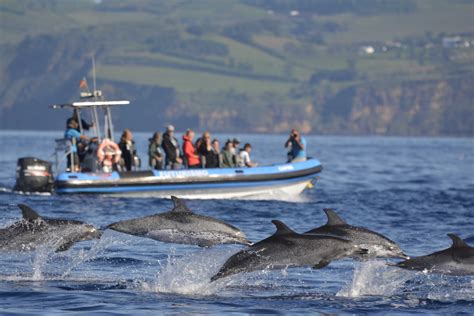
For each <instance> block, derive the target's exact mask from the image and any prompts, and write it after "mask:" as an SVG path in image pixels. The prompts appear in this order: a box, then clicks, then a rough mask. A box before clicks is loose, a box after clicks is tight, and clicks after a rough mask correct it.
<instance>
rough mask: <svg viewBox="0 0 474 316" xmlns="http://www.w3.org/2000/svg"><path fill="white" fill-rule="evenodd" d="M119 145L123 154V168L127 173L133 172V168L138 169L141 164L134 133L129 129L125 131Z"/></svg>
mask: <svg viewBox="0 0 474 316" xmlns="http://www.w3.org/2000/svg"><path fill="white" fill-rule="evenodd" d="M118 145H119V148H120V151H121V152H122V163H121V165H122V168H123V169H124V170H125V171H132V168H138V167H139V165H140V163H139V159H138V157H137V150H136V148H135V141H134V140H133V134H132V132H131V131H130V130H129V129H128V128H126V129H125V130H124V131H123V133H122V137H120V143H119V144H118Z"/></svg>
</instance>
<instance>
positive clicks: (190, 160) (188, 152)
mask: <svg viewBox="0 0 474 316" xmlns="http://www.w3.org/2000/svg"><path fill="white" fill-rule="evenodd" d="M194 136H195V134H194V131H193V130H192V129H188V130H187V131H186V134H184V135H183V154H184V157H185V159H186V162H187V166H188V168H189V169H196V168H200V167H201V161H200V160H199V156H198V155H197V153H196V147H194V144H193V139H194Z"/></svg>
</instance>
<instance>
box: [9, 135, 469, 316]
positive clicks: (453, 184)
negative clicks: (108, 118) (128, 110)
mask: <svg viewBox="0 0 474 316" xmlns="http://www.w3.org/2000/svg"><path fill="white" fill-rule="evenodd" d="M150 134H151V133H150ZM61 136H62V132H59V131H58V132H17V131H15V132H12V131H0V147H1V148H2V154H1V155H0V163H1V165H2V168H1V169H0V190H1V192H0V227H4V226H7V225H9V224H11V223H13V222H15V221H16V220H18V219H19V218H20V211H19V209H18V208H17V206H16V205H17V204H18V203H26V204H29V205H30V206H32V207H33V208H34V209H36V210H37V211H38V212H39V213H40V214H42V215H44V216H46V217H56V218H68V219H78V220H83V221H87V222H89V223H91V224H94V225H96V226H99V227H101V226H104V225H107V224H109V223H111V222H114V221H118V220H122V219H128V218H133V217H141V216H146V215H150V214H154V213H158V212H163V211H167V210H169V209H170V208H171V202H170V200H167V199H158V198H151V197H148V198H132V197H120V196H91V195H75V196H48V195H41V196H38V195H36V196H33V195H18V194H14V193H12V192H11V188H12V187H13V185H14V177H15V164H16V159H17V158H18V157H23V156H37V157H40V158H47V159H52V158H53V156H52V148H53V140H54V139H55V138H60V137H61ZM150 136H151V135H148V134H142V133H137V134H135V139H136V141H137V146H138V150H139V154H140V155H141V156H142V159H143V160H144V162H145V163H146V160H147V159H146V156H145V152H146V147H147V139H148V137H150ZM217 136H218V137H219V139H221V140H222V141H223V140H225V139H226V138H227V137H229V135H217ZM238 136H239V138H240V140H241V141H242V143H245V142H250V143H252V145H253V152H252V156H253V159H254V160H256V161H258V162H260V163H264V164H265V163H275V162H281V161H284V160H285V155H286V152H285V149H284V148H283V143H284V142H285V140H286V135H238ZM306 138H307V142H308V146H309V155H311V156H315V157H318V158H319V159H320V160H321V162H322V164H323V167H324V169H323V172H322V173H321V174H320V176H319V178H318V180H317V183H316V185H315V187H314V188H312V189H309V190H307V191H305V192H304V193H303V194H302V195H301V196H299V197H296V198H293V199H289V200H279V201H275V200H268V199H265V198H266V197H264V196H262V197H259V198H257V199H252V200H192V201H191V200H190V201H187V202H188V205H189V207H190V208H191V209H193V210H194V211H195V212H197V213H200V214H205V215H209V216H214V217H216V218H219V219H222V220H225V221H227V222H229V223H231V224H233V225H235V226H237V227H239V228H241V229H242V230H243V231H244V232H245V233H246V234H247V236H248V237H249V239H250V240H252V241H258V240H261V239H263V238H266V237H267V236H269V235H271V234H272V233H273V232H274V230H275V229H274V226H273V225H272V224H271V222H270V221H271V220H272V219H280V220H282V221H284V222H286V223H287V224H288V225H289V226H290V227H292V228H293V229H294V230H296V231H299V232H303V231H306V230H309V229H311V228H314V227H317V226H320V225H322V224H324V223H325V222H326V218H325V216H324V213H323V208H326V207H332V208H335V209H336V210H337V211H338V212H339V213H340V215H341V216H342V217H343V218H344V219H346V220H347V222H349V223H350V224H353V225H358V226H365V227H367V228H370V229H372V230H375V231H377V232H380V233H382V234H384V235H386V236H388V237H389V238H391V239H392V240H395V241H396V242H398V243H399V244H400V245H401V247H402V248H403V249H404V250H405V252H406V253H408V254H409V255H411V256H417V255H423V254H428V253H431V252H434V251H437V250H440V249H444V248H447V247H448V246H449V245H450V239H449V238H448V237H447V236H446V234H447V233H456V234H459V235H460V236H461V237H462V238H465V239H467V241H468V242H470V243H471V245H474V140H473V139H472V138H459V139H454V138H385V137H360V138H359V137H326V136H324V137H323V136H306ZM239 249H241V247H240V246H235V245H226V246H218V247H214V248H211V249H202V248H199V247H195V246H185V245H173V244H165V243H160V242H158V241H154V240H151V239H145V238H139V237H133V236H128V235H124V234H120V233H117V232H113V231H106V232H105V234H104V235H103V237H102V238H101V239H100V240H98V241H87V242H81V243H78V244H76V245H75V246H74V247H72V248H71V249H70V250H69V251H66V252H61V253H54V252H51V250H50V249H47V248H44V249H38V250H37V251H36V252H32V253H16V252H13V253H1V254H0V314H7V315H15V314H22V315H29V314H31V315H37V314H49V315H55V314H58V315H67V314H72V313H74V314H77V313H83V314H88V315H89V314H118V315H129V314H133V315H140V314H144V315H146V314H149V315H155V314H161V313H163V314H165V313H166V314H269V313H271V314H296V313H321V314H326V313H328V314H333V313H337V314H362V313H364V314H365V313H373V314H387V313H390V314H418V313H429V314H434V313H439V314H455V313H466V314H472V313H474V277H472V276H470V277H455V276H454V277H453V276H440V275H429V274H423V273H421V272H411V271H405V270H400V269H397V268H395V267H391V266H388V265H387V264H386V263H387V262H390V261H387V260H376V261H369V262H355V261H352V260H342V261H338V262H333V263H331V264H330V265H329V266H328V267H326V268H324V269H321V270H312V269H310V268H291V269H284V270H274V271H258V272H254V273H249V274H241V275H236V276H234V277H230V278H226V279H222V280H220V281H217V282H214V283H210V282H209V278H210V277H211V276H212V275H214V274H215V273H216V272H217V271H218V269H219V267H220V266H221V265H222V264H223V262H224V261H225V260H226V259H227V258H228V257H229V256H230V255H231V254H233V253H234V252H236V251H238V250H239ZM392 262H393V260H392Z"/></svg>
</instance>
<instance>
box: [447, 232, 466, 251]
mask: <svg viewBox="0 0 474 316" xmlns="http://www.w3.org/2000/svg"><path fill="white" fill-rule="evenodd" d="M448 236H449V238H451V240H452V241H453V245H452V246H451V248H460V247H470V246H469V245H468V244H467V243H466V242H465V241H464V240H462V239H461V238H460V237H459V236H457V235H454V234H448Z"/></svg>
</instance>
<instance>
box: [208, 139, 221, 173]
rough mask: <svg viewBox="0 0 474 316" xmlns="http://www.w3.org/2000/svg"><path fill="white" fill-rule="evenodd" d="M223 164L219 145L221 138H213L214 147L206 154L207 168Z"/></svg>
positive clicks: (218, 166)
mask: <svg viewBox="0 0 474 316" xmlns="http://www.w3.org/2000/svg"><path fill="white" fill-rule="evenodd" d="M221 166H222V155H221V152H220V147H219V140H217V138H214V139H213V140H212V148H211V151H210V153H209V154H208V155H207V156H206V168H220V167H221Z"/></svg>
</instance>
